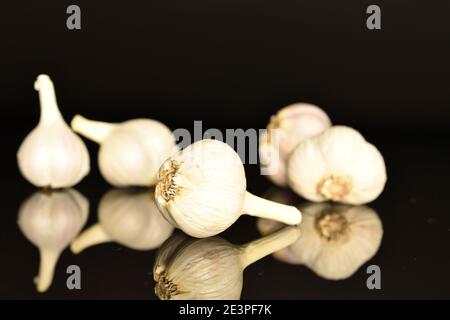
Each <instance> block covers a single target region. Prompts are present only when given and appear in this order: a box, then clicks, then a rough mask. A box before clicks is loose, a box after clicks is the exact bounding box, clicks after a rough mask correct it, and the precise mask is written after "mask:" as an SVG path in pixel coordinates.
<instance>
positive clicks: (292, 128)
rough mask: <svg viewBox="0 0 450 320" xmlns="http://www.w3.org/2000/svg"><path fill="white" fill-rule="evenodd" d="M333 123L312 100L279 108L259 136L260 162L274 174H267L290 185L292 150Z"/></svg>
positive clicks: (275, 181)
mask: <svg viewBox="0 0 450 320" xmlns="http://www.w3.org/2000/svg"><path fill="white" fill-rule="evenodd" d="M330 126H331V121H330V119H329V118H328V115H327V114H326V113H325V111H323V110H322V109H320V108H319V107H317V106H315V105H312V104H309V103H295V104H291V105H289V106H287V107H284V108H282V109H281V110H279V111H278V112H277V114H275V115H273V116H272V117H271V119H270V122H269V124H268V125H267V131H266V132H265V133H263V134H261V135H260V137H259V157H260V163H261V165H262V166H264V167H265V169H266V170H267V171H268V172H269V173H270V175H267V177H268V178H269V179H270V180H272V182H274V183H275V184H276V185H278V186H283V187H284V186H287V184H288V183H287V161H288V158H289V155H290V154H291V152H292V150H294V148H295V147H296V146H297V145H298V144H299V143H300V142H301V141H303V140H305V139H307V138H310V137H312V136H315V135H317V134H319V133H321V132H323V131H324V130H326V129H328V128H329V127H330Z"/></svg>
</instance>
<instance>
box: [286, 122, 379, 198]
mask: <svg viewBox="0 0 450 320" xmlns="http://www.w3.org/2000/svg"><path fill="white" fill-rule="evenodd" d="M288 176H289V185H290V186H291V187H292V189H293V190H294V191H295V192H296V193H297V194H299V195H300V196H302V197H304V198H306V199H308V200H311V201H315V202H320V201H327V200H332V201H336V202H341V203H347V204H354V205H359V204H364V203H367V202H370V201H372V200H374V199H376V198H377V197H378V196H379V195H380V193H381V192H382V191H383V189H384V185H385V183H386V179H387V177H386V167H385V164H384V159H383V156H382V155H381V153H380V152H379V151H378V149H377V148H376V147H375V146H373V145H372V144H370V143H368V142H367V141H366V140H365V139H364V137H363V136H362V135H361V134H360V133H359V132H358V131H356V130H354V129H352V128H349V127H345V126H334V127H331V128H330V129H328V130H326V131H325V132H323V133H322V134H320V135H318V136H315V137H312V138H310V139H307V140H305V141H303V142H301V143H300V144H299V145H298V146H297V147H296V148H295V150H294V151H293V152H292V154H291V157H290V158H289V166H288Z"/></svg>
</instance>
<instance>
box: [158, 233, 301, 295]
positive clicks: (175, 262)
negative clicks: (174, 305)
mask: <svg viewBox="0 0 450 320" xmlns="http://www.w3.org/2000/svg"><path fill="white" fill-rule="evenodd" d="M299 235H300V232H299V228H298V227H286V228H284V229H282V230H279V231H278V232H275V233H273V234H271V235H270V236H266V237H264V238H261V239H258V240H255V241H252V242H250V243H248V244H245V245H242V246H235V245H233V244H231V243H229V242H228V241H225V240H223V239H222V238H219V237H212V238H207V239H192V238H187V237H186V236H184V235H180V234H178V235H176V236H174V237H172V238H170V239H169V240H167V242H166V243H164V244H163V245H162V246H161V248H160V249H159V253H158V256H157V258H156V261H155V265H154V267H153V278H154V280H155V282H156V285H155V293H156V295H157V296H158V297H159V298H160V299H162V300H206V299H208V300H217V299H223V300H225V299H226V300H236V299H239V298H240V296H241V291H242V280H243V271H244V269H245V268H246V267H247V266H249V265H250V264H252V263H254V262H256V261H257V260H259V259H261V258H263V257H265V256H267V255H269V254H271V253H272V252H274V251H276V250H280V249H281V248H284V247H286V246H288V245H290V244H292V243H293V242H295V241H296V240H297V239H298V237H299Z"/></svg>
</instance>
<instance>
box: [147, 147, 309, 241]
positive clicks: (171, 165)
mask: <svg viewBox="0 0 450 320" xmlns="http://www.w3.org/2000/svg"><path fill="white" fill-rule="evenodd" d="M155 196H156V202H157V204H158V207H159V208H160V210H161V212H162V213H163V214H164V216H165V217H166V219H167V220H168V221H169V222H170V223H171V224H172V225H174V226H176V227H178V228H180V229H182V230H183V231H184V232H186V233H187V234H189V235H191V236H193V237H199V238H203V237H208V236H212V235H216V234H218V233H220V232H222V231H224V230H225V229H227V228H228V227H229V226H231V225H232V224H233V223H234V222H235V221H236V220H237V219H238V218H239V216H240V215H241V214H243V213H246V214H249V215H253V216H259V217H264V218H269V219H275V220H279V221H282V222H284V223H287V224H298V223H300V220H301V213H300V211H298V210H297V209H296V208H295V207H290V206H285V205H281V204H278V203H275V202H272V201H268V200H265V199H262V198H259V197H256V196H254V195H252V194H250V193H248V192H246V180H245V172H244V167H243V165H242V162H241V159H240V158H239V155H238V154H237V153H236V152H235V151H234V150H233V149H232V148H231V147H229V146H228V145H227V144H225V143H223V142H220V141H218V140H201V141H198V142H196V143H194V144H192V145H190V146H189V147H187V148H186V149H184V150H182V151H180V152H178V153H177V154H175V155H174V156H173V157H172V158H169V159H168V160H167V161H166V162H164V163H163V165H162V166H161V168H160V170H159V182H158V184H157V186H156V192H155Z"/></svg>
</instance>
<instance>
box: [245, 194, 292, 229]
mask: <svg viewBox="0 0 450 320" xmlns="http://www.w3.org/2000/svg"><path fill="white" fill-rule="evenodd" d="M243 212H245V213H246V214H248V215H250V216H255V217H260V218H266V219H274V220H277V221H280V222H283V223H286V224H291V225H295V224H298V223H299V215H298V209H297V208H295V207H293V206H287V205H284V204H280V203H276V202H273V201H270V200H266V199H263V198H260V197H257V196H255V195H253V194H251V193H250V192H247V193H246V194H245V200H244V208H243Z"/></svg>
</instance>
